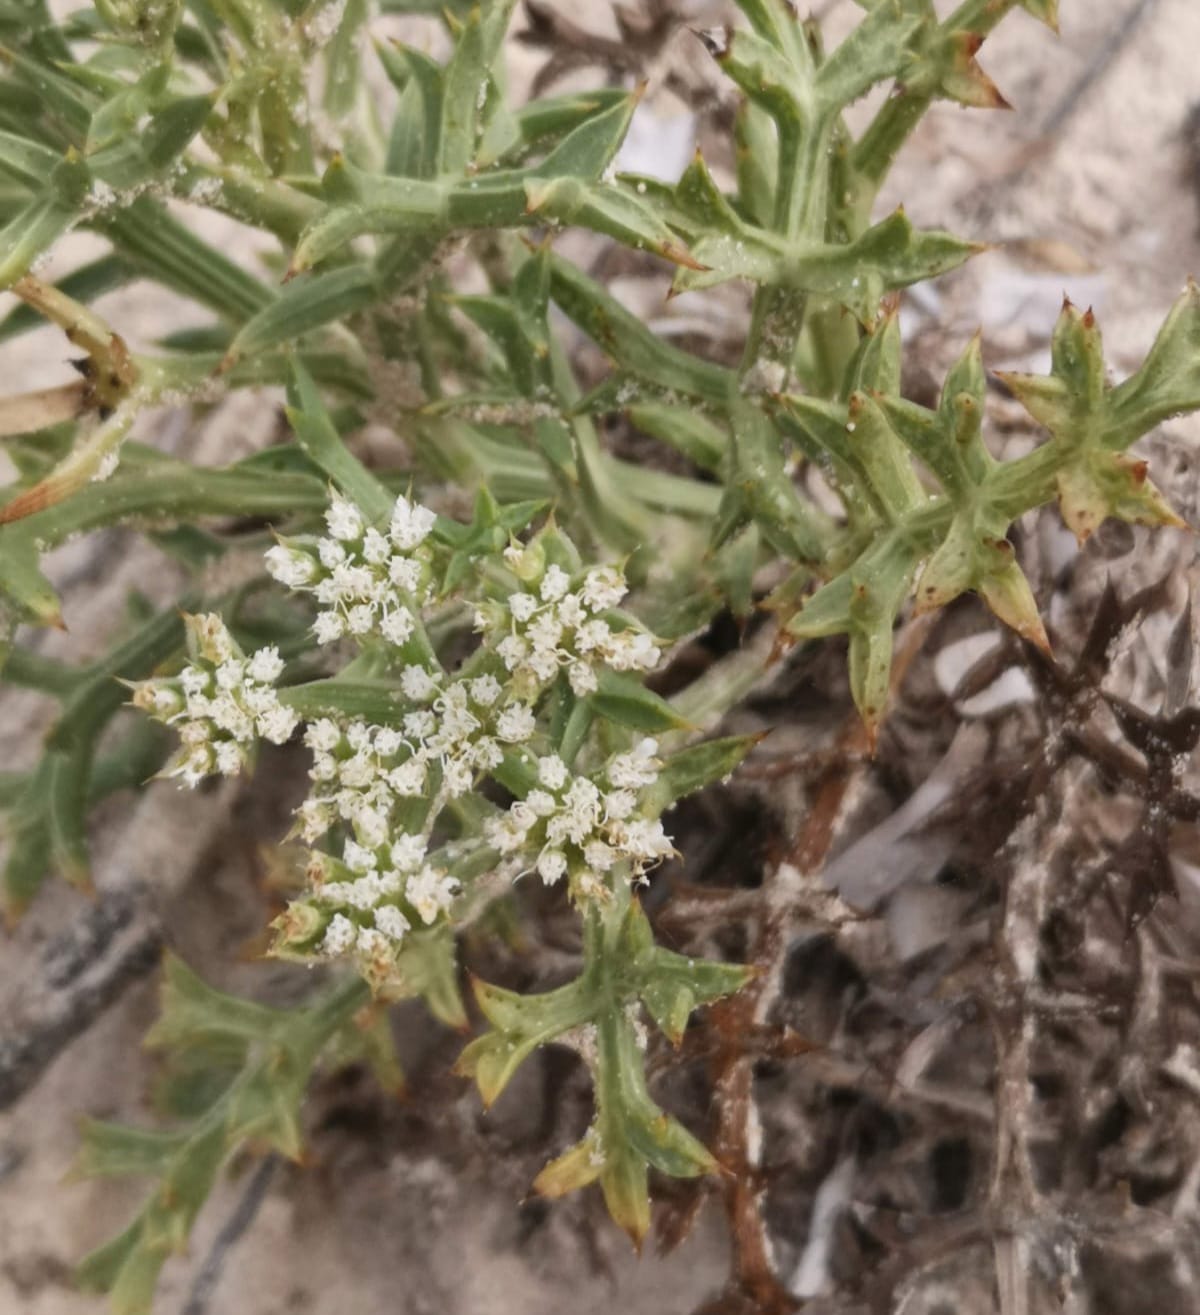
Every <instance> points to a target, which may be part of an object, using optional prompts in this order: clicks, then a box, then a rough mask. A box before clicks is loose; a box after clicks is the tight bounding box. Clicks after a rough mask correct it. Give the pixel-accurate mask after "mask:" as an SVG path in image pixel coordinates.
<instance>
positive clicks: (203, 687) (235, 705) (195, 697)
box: [133, 613, 300, 785]
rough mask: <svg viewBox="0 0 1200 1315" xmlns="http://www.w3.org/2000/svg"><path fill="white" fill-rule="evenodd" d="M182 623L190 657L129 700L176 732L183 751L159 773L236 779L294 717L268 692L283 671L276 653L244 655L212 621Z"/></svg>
mask: <svg viewBox="0 0 1200 1315" xmlns="http://www.w3.org/2000/svg"><path fill="white" fill-rule="evenodd" d="M185 621H186V626H187V633H188V647H189V650H190V653H191V658H192V660H191V661H190V662H189V663H188V665H187V666H185V667H184V668H183V670H182V671H181V672H180V673H179V675H178V676H175V677H172V678H169V679H164V680H153V681H143V682H142V683H140V684H138V685H135V686H134V693H133V703H134V706H135V707H139V708H142V709H143V710H144V711H146V712H149V713H150V714H151V715H152V716H153V717H156V718H157V719H158V720H159V721H162V722H165V723H166V724H167V725H168V726H172V727H174V729H175V730H176V731H177V732H178V734H179V738H180V741H181V743H182V750H181V752H180V753H179V755H178V756H177V758H176V759H175V761H174V763H173V764H172V766H171V767H170V768H168V770H167V773H166V774H167V775H169V776H180V777H182V778H183V780H184V781H185V782H186V783H187V784H188V785H196V784H198V783H199V782H200V781H202V780H203V779H204V778H205V777H206V776H212V775H222V776H236V775H237V774H238V773H239V772H240V771H241V770H242V768H243V766H245V765H246V764H247V763H248V762H249V761H250V759H251V755H252V754H253V751H254V746H255V744H256V743H257V742H258V740H259V739H260V738H261V739H264V740H269V741H270V742H271V743H272V744H283V743H285V742H286V741H287V740H289V739H290V738H291V735H292V732H293V731H294V730H295V729H296V726H297V724H298V722H299V720H300V718H299V717H298V716H297V714H296V713H295V712H293V711H292V709H291V708H288V707H285V706H284V704H282V703H281V702H280V700H279V694H278V693H277V692H276V689H275V682H276V681H277V680H278V679H279V677H280V676H281V675H282V674H283V659H282V658H281V657H280V656H279V650H278V649H277V648H275V647H273V646H272V647H270V648H260V649H259V650H258V651H257V652H256V653H254V654H252V655H251V656H250V657H248V658H247V657H246V656H245V655H244V654H243V653H242V652H241V651H240V650H239V648H238V647H237V645H236V644H235V643H234V641H233V637H232V636H231V635H230V633H229V631H228V629H227V628H226V626H225V623H224V622H223V621H222V620H221V618H220V617H219V616H216V615H215V614H213V613H206V614H204V615H200V616H189V617H187V618H186V619H185Z"/></svg>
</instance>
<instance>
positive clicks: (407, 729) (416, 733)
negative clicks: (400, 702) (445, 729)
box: [404, 708, 437, 742]
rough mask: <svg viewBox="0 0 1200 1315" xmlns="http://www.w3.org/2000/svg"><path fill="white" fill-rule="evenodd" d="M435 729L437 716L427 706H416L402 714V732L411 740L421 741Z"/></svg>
mask: <svg viewBox="0 0 1200 1315" xmlns="http://www.w3.org/2000/svg"><path fill="white" fill-rule="evenodd" d="M436 730H437V717H436V716H434V714H433V713H432V712H430V711H429V709H428V708H418V709H417V710H416V711H415V712H407V713H405V714H404V733H405V735H407V736H409V737H410V738H411V739H413V740H417V741H419V742H423V741H425V740H428V739H430V738H431V737H432V736H433V734H434V732H435V731H436Z"/></svg>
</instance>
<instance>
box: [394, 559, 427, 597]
mask: <svg viewBox="0 0 1200 1315" xmlns="http://www.w3.org/2000/svg"><path fill="white" fill-rule="evenodd" d="M388 579H389V580H391V582H392V583H393V584H394V585H395V586H396V587H397V588H398V589H405V590H407V591H408V592H409V593H410V594H411V593H416V591H417V587H418V586H419V585H420V583H421V563H420V562H417V561H414V560H413V559H412V558H411V557H400V556H396V557H393V558H392V560H391V562H390V564H389V565H388Z"/></svg>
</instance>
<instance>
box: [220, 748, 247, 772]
mask: <svg viewBox="0 0 1200 1315" xmlns="http://www.w3.org/2000/svg"><path fill="white" fill-rule="evenodd" d="M241 770H242V752H241V750H240V749H239V748H238V746H237V744H236V743H235V742H234V741H233V740H223V741H222V742H221V743H220V744H218V745H217V771H219V772H220V773H221V775H222V776H237V774H238V773H239V772H240V771H241Z"/></svg>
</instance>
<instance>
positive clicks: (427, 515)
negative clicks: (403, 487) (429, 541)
mask: <svg viewBox="0 0 1200 1315" xmlns="http://www.w3.org/2000/svg"><path fill="white" fill-rule="evenodd" d="M436 519H437V517H436V516H435V515H434V514H433V512H431V511H430V510H429V508H428V507H421V506H417V505H415V504H414V503H411V502H409V500H408V499H407V498H405V497H403V496H402V497H399V498H397V499H396V505H395V507H394V508H393V509H392V526H391V537H392V542H393V543H394V544H395V545H396V547H397V548H407V549H412V548H416V547H417V546H418V545H419V544H421V543H423V542H424V541H425V539H426V537H427V536H428V534H429V531H430V530H432V529H433V524H434V521H435V520H436Z"/></svg>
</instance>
